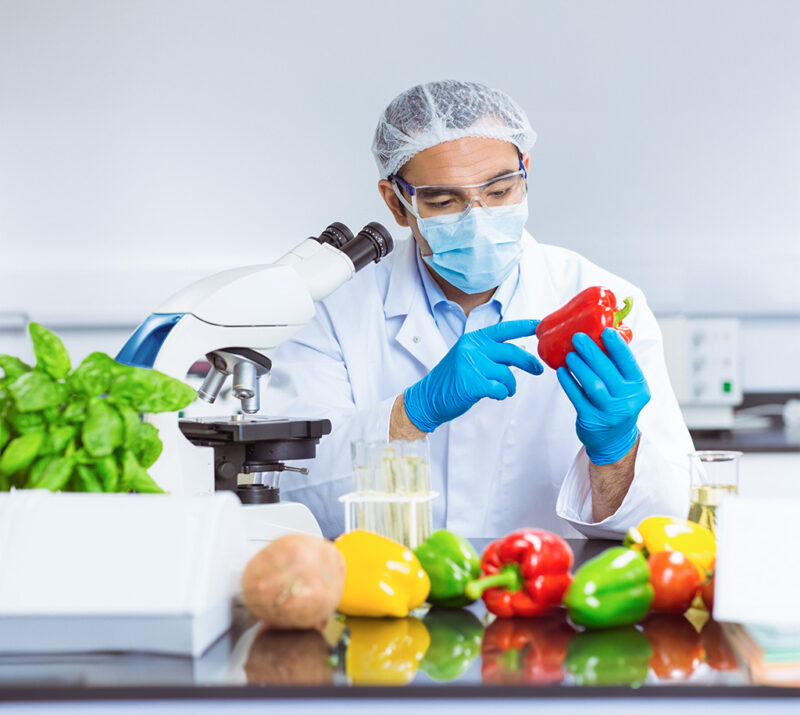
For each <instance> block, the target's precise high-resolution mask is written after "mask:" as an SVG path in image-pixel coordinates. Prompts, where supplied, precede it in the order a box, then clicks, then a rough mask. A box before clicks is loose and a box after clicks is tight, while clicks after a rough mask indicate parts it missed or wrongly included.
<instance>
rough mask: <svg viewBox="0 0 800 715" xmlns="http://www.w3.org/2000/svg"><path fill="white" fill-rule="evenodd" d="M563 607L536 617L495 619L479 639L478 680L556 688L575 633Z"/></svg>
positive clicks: (491, 682)
mask: <svg viewBox="0 0 800 715" xmlns="http://www.w3.org/2000/svg"><path fill="white" fill-rule="evenodd" d="M576 632H577V631H576V629H575V628H574V627H573V626H572V625H571V624H570V623H569V621H568V619H567V612H566V611H565V610H564V609H563V608H559V609H558V610H556V611H553V612H551V613H548V614H546V615H544V616H540V617H539V618H498V619H497V620H495V621H493V622H492V623H491V624H490V625H489V627H488V628H487V629H486V632H485V633H484V636H483V644H482V645H481V658H482V663H481V678H482V680H483V682H484V683H489V684H491V685H556V684H558V683H560V682H561V681H562V680H563V679H564V669H563V665H564V659H565V658H566V656H567V646H568V644H569V642H570V640H571V639H572V637H573V636H574V635H575V634H576Z"/></svg>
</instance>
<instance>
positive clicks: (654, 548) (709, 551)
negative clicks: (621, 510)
mask: <svg viewBox="0 0 800 715" xmlns="http://www.w3.org/2000/svg"><path fill="white" fill-rule="evenodd" d="M625 546H628V547H630V548H632V549H636V550H638V551H642V552H644V555H645V556H649V555H650V554H655V553H658V552H659V551H680V552H681V553H682V554H683V555H684V556H686V557H687V558H688V559H689V560H690V561H691V562H692V563H693V564H694V565H695V566H696V567H697V570H698V571H699V572H700V574H701V575H702V577H703V578H706V577H707V575H708V573H709V572H710V571H712V570H713V563H714V558H715V557H716V553H717V542H716V540H715V539H714V534H712V533H711V532H710V531H709V530H708V529H706V528H705V527H704V526H700V525H699V524H695V523H694V522H693V521H687V520H686V519H675V518H674V517H671V516H650V517H648V518H647V519H644V520H643V521H642V522H641V523H640V524H639V526H638V527H636V526H632V527H631V528H630V529H629V530H628V534H627V536H626V537H625Z"/></svg>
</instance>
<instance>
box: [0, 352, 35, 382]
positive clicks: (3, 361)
mask: <svg viewBox="0 0 800 715" xmlns="http://www.w3.org/2000/svg"><path fill="white" fill-rule="evenodd" d="M0 368H2V370H3V372H4V373H5V375H6V378H8V379H9V380H16V379H17V378H18V377H19V376H20V375H24V374H25V373H26V372H30V371H31V370H33V368H32V367H31V366H30V365H28V363H26V362H22V360H20V359H19V358H18V357H14V356H13V355H0Z"/></svg>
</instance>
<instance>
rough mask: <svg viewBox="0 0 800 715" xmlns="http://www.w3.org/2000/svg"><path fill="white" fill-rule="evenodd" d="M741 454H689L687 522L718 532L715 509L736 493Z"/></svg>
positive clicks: (711, 452)
mask: <svg viewBox="0 0 800 715" xmlns="http://www.w3.org/2000/svg"><path fill="white" fill-rule="evenodd" d="M741 456H742V453H741V452H733V451H721V450H700V451H697V452H691V453H690V454H689V479H690V496H689V521H694V522H696V523H697V524H700V525H701V526H705V527H706V528H707V529H710V530H711V531H712V533H713V532H715V531H716V528H717V507H718V506H719V505H720V504H721V503H722V502H723V501H724V500H725V499H727V498H728V497H730V496H735V495H736V494H738V493H739V459H740V457H741Z"/></svg>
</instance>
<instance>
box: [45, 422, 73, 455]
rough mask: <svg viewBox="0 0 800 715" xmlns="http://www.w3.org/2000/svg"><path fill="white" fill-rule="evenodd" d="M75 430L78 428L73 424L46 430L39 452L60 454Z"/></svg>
mask: <svg viewBox="0 0 800 715" xmlns="http://www.w3.org/2000/svg"><path fill="white" fill-rule="evenodd" d="M77 432H78V428H77V427H75V426H74V425H64V426H63V427H51V428H50V429H49V430H48V431H47V437H46V438H45V441H44V442H43V443H42V446H41V448H40V449H39V454H58V455H60V454H62V453H63V452H64V450H66V448H67V445H68V444H69V442H70V440H71V439H72V438H73V437H74V436H75V435H76V434H77Z"/></svg>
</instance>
